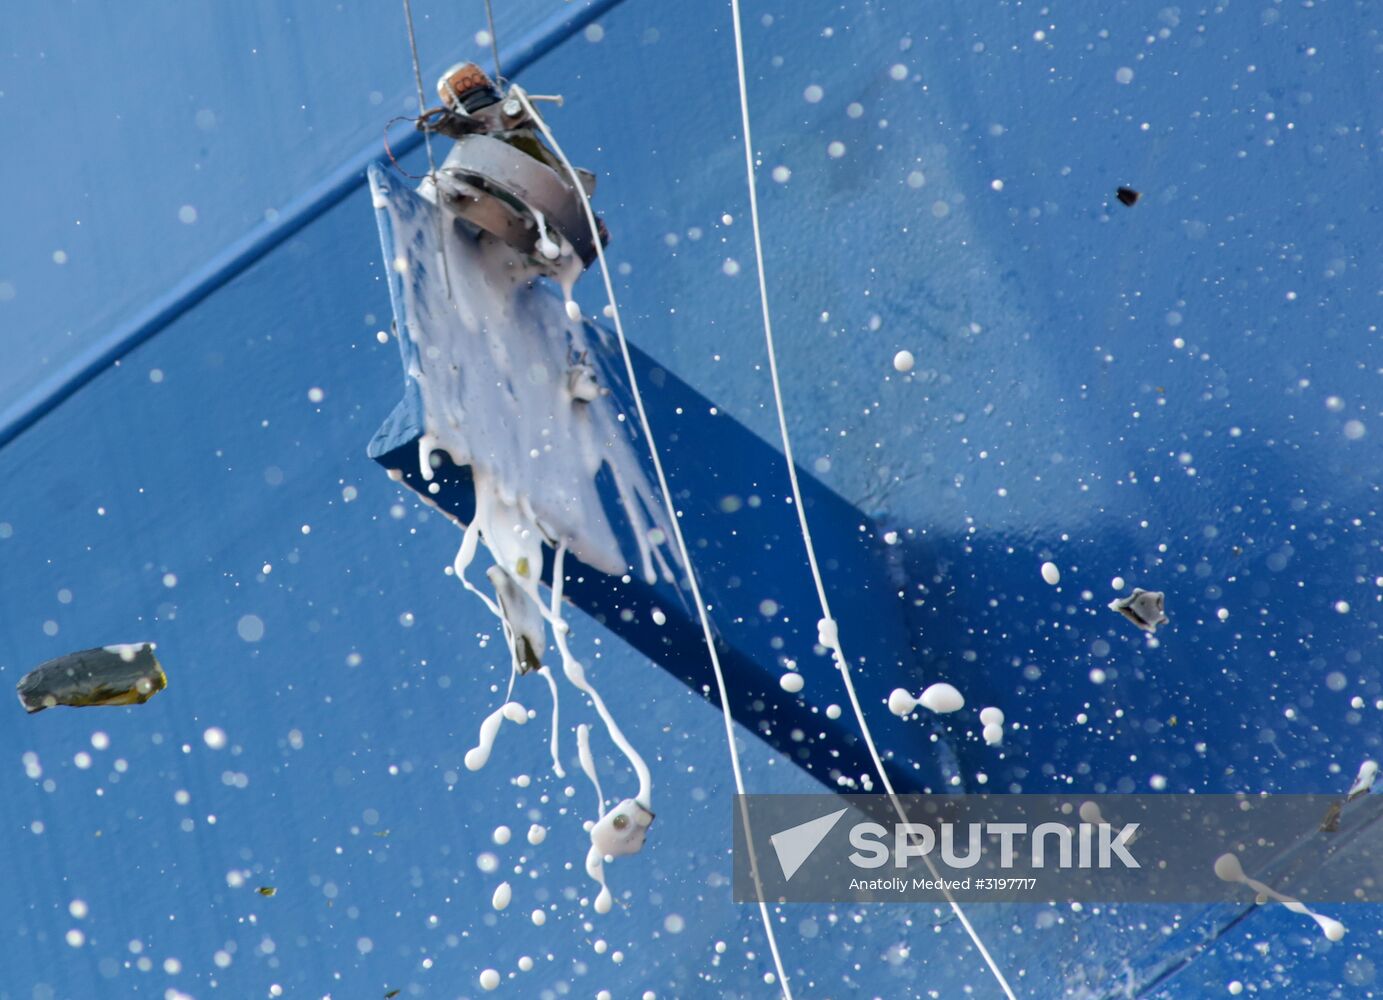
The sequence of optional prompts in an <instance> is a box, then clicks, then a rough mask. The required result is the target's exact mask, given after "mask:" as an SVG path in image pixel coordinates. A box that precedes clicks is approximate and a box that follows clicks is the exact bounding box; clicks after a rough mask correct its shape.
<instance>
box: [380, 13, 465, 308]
mask: <svg viewBox="0 0 1383 1000" xmlns="http://www.w3.org/2000/svg"><path fill="white" fill-rule="evenodd" d="M403 20H404V23H405V24H407V25H408V51H409V52H410V53H411V54H412V56H413V82H414V83H415V84H416V85H417V88H418V114H419V115H423V114H426V113H427V102H426V101H425V100H423V68H422V65H421V63H420V62H419V61H418V39H417V36H416V35H414V33H413V4H412V3H411V2H410V0H403ZM423 145H425V146H426V147H427V175H428V177H430V178H432V196H433V200H434V202H435V204H436V206H437V247H438V249H439V250H440V252H441V256H442V276H443V278H444V279H445V280H446V287H447V301H448V302H450V301H451V268H449V267H448V266H447V233H446V227H445V224H444V223H443V220H442V213H443V209H442V191H441V188H440V187H438V185H437V161H436V160H435V159H433V157H432V133H431V132H430V131H428V130H427V129H426V128H424V129H423ZM392 158H393V156H392V154H391V155H390V159H392Z"/></svg>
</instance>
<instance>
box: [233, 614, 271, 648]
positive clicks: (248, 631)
mask: <svg viewBox="0 0 1383 1000" xmlns="http://www.w3.org/2000/svg"><path fill="white" fill-rule="evenodd" d="M235 630H236V632H238V633H240V638H242V639H244V640H245V641H246V642H259V640H260V639H263V638H264V622H263V620H261V619H260V617H259V615H243V616H242V617H241V619H240V621H239V622H237V623H236V626H235Z"/></svg>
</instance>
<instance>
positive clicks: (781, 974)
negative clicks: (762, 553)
mask: <svg viewBox="0 0 1383 1000" xmlns="http://www.w3.org/2000/svg"><path fill="white" fill-rule="evenodd" d="M511 93H513V94H514V95H515V96H517V97H518V99H519V100H520V101H521V102H522V103H523V106H524V110H525V111H527V112H528V115H529V117H531V118H532V119H533V121H534V123H535V124H536V125H537V126H538V129H539V130H540V131H541V132H542V133H543V137H544V138H545V139H547V141H548V144H549V145H551V146H552V151H553V152H554V153H556V154H557V158H558V159H559V160H561V161H562V166H563V167H565V168H566V171H567V175H568V176H569V177H570V178H571V183H572V187H573V189H574V190H575V191H576V192H577V194H578V196H579V197H580V198H581V207H582V208H583V209H585V212H586V222H587V224H588V225H589V226H590V229H591V238H592V240H593V241H594V242H595V251H596V256H597V258H599V260H600V273H601V276H602V277H603V278H604V279H605V295H606V297H607V298H608V299H609V300H610V318H611V319H612V320H613V321H614V324H615V333H616V335H617V336H618V337H619V347H620V352H621V353H622V354H623V355H624V370H625V373H626V374H627V375H628V377H629V389H630V392H631V393H632V394H633V397H634V407H635V409H636V410H637V411H638V415H639V425H640V427H641V428H642V429H643V433H644V437H645V438H646V439H647V441H648V452H649V455H650V456H651V457H652V459H653V470H654V472H656V473H657V475H658V487H659V489H660V490H662V494H663V503H664V504H665V505H666V506H667V512H668V519H669V521H670V522H671V524H672V535H673V538H674V539H675V540H676V542H677V550H678V552H679V553H680V554H681V557H682V565H683V566H684V567H686V570H687V581H688V583H689V584H690V586H691V592H692V599H693V600H694V601H695V602H696V610H697V614H698V615H699V616H700V618H701V634H702V636H703V637H704V638H705V640H706V650H707V652H708V653H709V654H710V657H711V670H712V671H713V672H714V673H715V678H716V691H717V694H718V695H719V697H720V709H721V715H722V716H723V717H724V721H725V742H726V744H727V745H728V746H729V748H730V767H731V769H732V770H733V771H734V775H735V791H736V792H737V793H738V794H739V796H740V799H739V803H740V818H741V820H742V822H743V823H744V828H745V838H744V839H745V843H746V845H748V848H749V870H750V873H751V874H752V876H753V879H754V889H755V893H756V894H757V896H758V899H759V916H760V917H761V918H762V920H763V925H764V935H765V936H766V937H767V938H768V949H769V951H770V952H771V953H772V954H773V965H774V968H776V969H777V972H778V984H779V986H780V987H781V988H782V992H783V997H784V998H785V1000H792V988H791V986H790V984H789V982H788V975H787V972H786V971H785V970H784V969H783V959H782V955H781V954H780V953H779V951H778V939H777V937H776V936H775V935H774V933H773V920H772V918H771V917H770V916H769V913H768V904H767V903H766V902H764V893H763V886H762V885H761V884H760V881H759V866H758V861H757V859H756V856H755V853H754V838H753V837H751V836H750V835H749V812H748V808H747V806H746V805H745V803H744V795H745V791H744V775H743V774H742V773H741V771H740V756H739V751H738V750H737V749H736V747H735V728H734V720H733V718H732V717H731V715H730V696H729V694H728V693H727V692H726V689H725V673H724V671H723V670H721V666H720V655H719V654H718V653H717V652H716V644H715V636H714V635H713V634H712V632H711V619H710V616H709V615H708V614H707V611H706V602H705V601H704V600H702V598H701V587H700V585H699V584H698V583H697V580H696V570H695V569H694V568H693V566H692V560H691V552H690V550H689V549H688V548H687V542H686V539H685V538H683V537H682V526H681V524H680V523H679V522H678V519H677V507H676V505H675V504H674V503H673V501H672V490H670V489H669V488H668V483H667V476H666V475H664V473H663V462H662V459H660V458H659V457H658V446H657V445H656V444H655V443H654V440H653V428H652V427H650V426H649V423H648V414H647V413H646V412H645V410H644V405H643V395H642V393H640V392H639V379H638V376H637V375H635V374H634V361H633V359H632V358H631V357H630V355H629V341H628V340H627V339H626V338H625V336H624V324H623V323H622V322H621V320H620V315H619V303H618V302H617V301H616V300H615V286H614V283H613V282H612V281H611V280H610V268H609V266H608V265H607V264H606V262H605V248H604V245H603V244H602V243H601V240H600V227H599V226H598V225H597V223H596V219H595V212H593V211H592V210H591V201H590V199H589V198H588V197H587V196H586V189H585V187H584V186H583V185H582V183H581V178H580V176H579V175H578V174H577V173H576V168H575V167H573V166H572V165H571V161H570V160H568V159H567V154H566V153H564V152H562V147H561V145H560V144H559V143H558V142H557V138H556V136H554V135H553V134H552V130H551V129H549V128H548V127H547V123H546V122H544V121H543V119H542V116H541V115H539V114H538V112H537V110H536V109H535V108H534V107H533V105H532V103H531V102H530V101H529V99H528V94H527V93H526V92H525V91H524V90H523V88H521V87H519V86H518V85H517V84H516V85H514V86H513V88H512V90H511Z"/></svg>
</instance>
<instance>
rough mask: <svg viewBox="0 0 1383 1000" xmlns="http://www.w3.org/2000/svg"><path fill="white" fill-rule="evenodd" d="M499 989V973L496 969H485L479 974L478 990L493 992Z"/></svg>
mask: <svg viewBox="0 0 1383 1000" xmlns="http://www.w3.org/2000/svg"><path fill="white" fill-rule="evenodd" d="M498 987H499V971H498V970H496V969H486V970H485V971H484V972H482V973H481V974H480V988H481V989H483V990H493V989H497V988H498Z"/></svg>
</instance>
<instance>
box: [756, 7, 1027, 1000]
mask: <svg viewBox="0 0 1383 1000" xmlns="http://www.w3.org/2000/svg"><path fill="white" fill-rule="evenodd" d="M730 14H731V18H732V20H733V22H734V24H733V27H734V38H735V66H736V71H737V72H738V76H739V96H740V123H741V126H742V127H743V129H744V166H745V173H746V181H747V186H748V189H749V218H750V228H751V229H752V231H753V235H754V261H755V265H756V268H757V270H758V277H759V304H760V307H761V312H762V316H763V328H764V342H765V344H766V346H767V348H768V371H769V375H770V377H771V378H772V382H773V400H774V403H775V405H776V407H777V411H778V430H779V433H780V435H781V437H782V441H783V457H784V458H785V459H786V461H787V466H788V479H789V481H790V482H791V484H792V500H793V506H794V507H795V508H796V510H797V521H798V525H799V526H800V528H801V530H802V544H803V546H804V547H805V548H806V550H807V562H808V563H809V564H810V565H811V572H812V580H813V581H814V582H815V584H816V596H817V600H818V602H819V603H820V605H821V623H820V625H819V627H818V631H819V632H820V638H821V639H822V640H823V642H822V644H823V645H826V646H828V647H829V648H830V650H831V656H832V658H833V659H834V660H835V663H836V667H837V669H838V670H839V671H840V676H841V680H842V681H843V682H844V684H845V692H846V694H847V695H848V696H849V698H850V705H851V707H852V708H853V709H854V711H855V720H856V722H858V724H859V727H860V734H861V735H862V736H863V737H864V742H865V746H866V747H868V749H869V756H870V758H871V759H872V760H873V762H874V769H875V770H876V771H877V772H878V774H879V779H880V781H882V782H883V785H884V790H885V791H887V792H888V796H889V799H890V801H891V802H892V804H893V808H894V810H895V811H896V812H897V813H898V818H899V819H900V820H901V821H902V822H904V823H907V822H908V818H907V814H906V813H905V812H904V810H903V804H902V802H901V800H899V798H898V795H897V794H896V793H895V792H894V790H893V783H892V782H891V781H890V780H889V777H888V774H887V773H886V772H885V770H884V763H883V760H882V759H881V758H880V757H879V751H878V748H877V747H876V746H875V745H874V736H873V734H872V733H871V732H870V731H869V724H868V723H867V722H866V721H865V718H864V709H863V708H862V707H861V705H860V700H859V696H858V695H857V694H856V693H855V683H854V681H853V679H851V677H850V664H849V661H848V660H846V658H845V653H844V651H843V650H842V649H841V644H840V636H839V634H838V629H837V624H836V620H835V618H834V617H833V616H832V615H831V607H830V602H829V601H828V600H827V597H826V586H825V584H824V583H823V582H822V578H821V567H820V566H819V565H818V564H817V559H816V548H815V546H814V545H813V544H812V534H811V528H810V526H809V525H808V523H807V507H806V504H804V503H803V502H802V490H801V487H800V486H799V485H798V482H797V465H796V461H795V459H794V458H793V453H792V438H791V436H790V435H789V434H788V422H787V414H786V411H785V409H784V406H783V387H782V382H781V381H780V380H779V378H778V354H777V350H776V349H775V348H774V344H773V317H772V314H771V312H770V310H769V306H768V279H767V276H766V274H765V271H764V248H763V238H762V236H761V234H760V230H759V196H758V190H757V187H756V183H755V170H754V141H753V138H752V135H751V133H750V129H749V85H748V83H747V82H746V79H745V71H744V32H743V29H742V27H741V24H740V3H739V0H730ZM826 640H829V641H826ZM924 860H925V861H926V863H927V868H928V870H929V871H930V873H931V875H932V877H933V878H934V879H936V880H937V881H938V882H940V881H941V876H940V874H939V873H938V872H937V870H936V868H935V866H934V865H933V864H932V861H931V858H930V857H929V856H924ZM942 892H943V893H944V894H945V896H946V902H947V903H948V904H950V907H951V912H952V913H954V914H955V915H956V919H957V920H959V921H960V924H961V926H962V927H964V928H965V933H966V934H967V935H969V937H970V940H971V942H972V943H973V944H974V946H975V948H976V950H978V951H979V953H980V955H981V957H983V958H984V961H985V964H986V965H987V966H988V967H989V971H990V973H992V974H993V976H994V979H995V981H996V982H997V983H998V984H999V986H1000V988H1001V989H1002V990H1003V991H1004V996H1005V997H1007V998H1008V1000H1016V997H1015V996H1014V993H1013V988H1012V987H1011V986H1009V984H1008V980H1007V979H1006V978H1005V977H1004V974H1003V971H1002V970H1001V969H1000V968H999V965H998V963H997V962H995V960H994V957H993V956H992V955H991V954H990V953H989V949H988V948H986V947H985V944H984V941H983V940H982V939H981V938H980V935H979V932H978V931H976V930H975V928H974V926H973V925H972V924H971V923H970V920H969V918H968V917H967V916H966V915H965V911H964V910H963V909H962V908H961V905H960V903H959V902H957V901H956V899H955V897H954V896H952V895H951V893H950V891H949V890H948V889H945V888H944V887H943V889H942Z"/></svg>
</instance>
